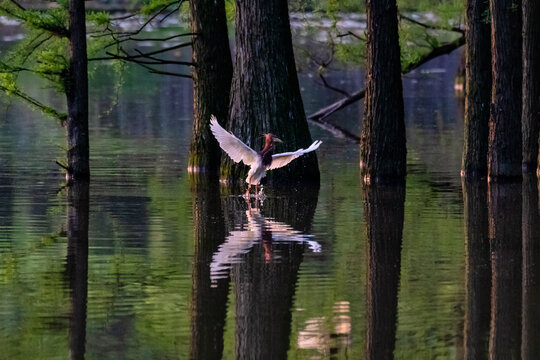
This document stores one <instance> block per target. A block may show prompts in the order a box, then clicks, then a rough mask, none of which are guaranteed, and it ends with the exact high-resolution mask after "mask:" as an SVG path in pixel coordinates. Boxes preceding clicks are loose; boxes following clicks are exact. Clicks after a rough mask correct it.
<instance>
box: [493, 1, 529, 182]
mask: <svg viewBox="0 0 540 360" xmlns="http://www.w3.org/2000/svg"><path fill="white" fill-rule="evenodd" d="M489 4H490V11H491V54H492V56H493V58H492V76H493V85H492V91H491V110H490V119H489V152H488V164H489V165H488V166H489V168H488V175H489V177H490V179H497V178H512V177H521V157H522V156H521V146H522V142H521V110H522V109H521V91H522V89H521V83H522V80H521V79H522V73H521V69H522V66H521V61H522V58H521V0H490V2H489Z"/></svg>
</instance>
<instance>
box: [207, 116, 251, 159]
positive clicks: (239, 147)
mask: <svg viewBox="0 0 540 360" xmlns="http://www.w3.org/2000/svg"><path fill="white" fill-rule="evenodd" d="M210 130H212V133H213V134H214V136H215V137H216V139H217V141H218V142H219V146H221V148H222V149H223V150H224V151H225V152H226V153H227V154H228V155H229V156H230V157H231V159H233V160H234V161H235V162H240V161H243V162H244V164H246V165H252V164H255V163H257V161H258V156H259V154H257V152H255V151H254V150H253V149H252V148H250V147H249V146H247V145H246V144H244V143H243V142H242V141H240V140H239V139H238V138H237V137H236V136H234V135H233V134H231V133H230V132H228V131H227V130H225V129H224V128H222V127H221V125H219V123H218V121H217V119H216V117H215V116H214V115H212V116H211V117H210Z"/></svg>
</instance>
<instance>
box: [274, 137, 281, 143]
mask: <svg viewBox="0 0 540 360" xmlns="http://www.w3.org/2000/svg"><path fill="white" fill-rule="evenodd" d="M274 141H275V142H278V143H282V142H283V140H281V139H279V138H274Z"/></svg>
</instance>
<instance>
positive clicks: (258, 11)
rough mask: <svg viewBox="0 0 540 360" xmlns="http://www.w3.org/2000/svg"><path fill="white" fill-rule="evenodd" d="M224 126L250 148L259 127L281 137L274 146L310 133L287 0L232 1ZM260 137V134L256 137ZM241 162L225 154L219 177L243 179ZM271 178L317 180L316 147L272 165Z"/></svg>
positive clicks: (307, 141) (294, 145)
mask: <svg viewBox="0 0 540 360" xmlns="http://www.w3.org/2000/svg"><path fill="white" fill-rule="evenodd" d="M226 128H227V129H230V130H232V132H233V133H234V134H235V135H236V136H237V137H238V138H240V139H241V140H242V141H244V142H246V143H247V145H249V146H250V147H252V148H253V149H255V150H259V149H260V148H261V147H262V145H263V142H262V138H261V133H269V132H271V133H273V134H275V135H277V136H278V137H279V138H280V139H282V140H283V141H284V142H285V143H284V144H279V145H278V146H277V148H276V152H283V151H294V150H297V149H298V148H306V147H308V146H309V145H311V143H312V139H311V135H310V133H309V129H308V125H307V121H306V116H305V113H304V107H303V104H302V98H301V96H300V88H299V85H298V77H297V74H296V66H295V62H294V54H293V48H292V40H291V30H290V24H289V13H288V8H287V1H286V0H267V1H260V0H245V1H237V2H236V55H235V66H234V75H233V82H232V87H231V108H230V113H229V122H228V126H226ZM259 139H260V140H259ZM246 170H247V169H246V167H245V166H243V165H237V164H234V163H233V162H232V160H231V159H230V158H229V157H227V156H226V155H225V161H224V162H223V165H222V177H223V178H225V179H226V180H227V181H229V182H238V181H242V182H243V180H244V179H245V174H246ZM267 178H268V179H269V180H271V181H272V182H273V183H274V184H280V183H281V184H284V185H289V184H291V183H306V182H312V183H317V184H318V182H319V169H318V165H317V156H316V154H315V152H311V153H309V154H307V155H304V156H302V157H300V158H298V159H296V160H294V162H292V163H290V164H289V165H287V166H286V167H284V168H282V169H278V170H274V171H271V172H270V173H268V174H267Z"/></svg>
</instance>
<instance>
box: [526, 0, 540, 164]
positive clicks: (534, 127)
mask: <svg viewBox="0 0 540 360" xmlns="http://www.w3.org/2000/svg"><path fill="white" fill-rule="evenodd" d="M522 1H523V113H522V117H523V119H522V126H523V170H525V171H527V172H534V171H536V170H537V167H538V133H539V130H540V41H538V36H539V35H540V1H538V0H522Z"/></svg>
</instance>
